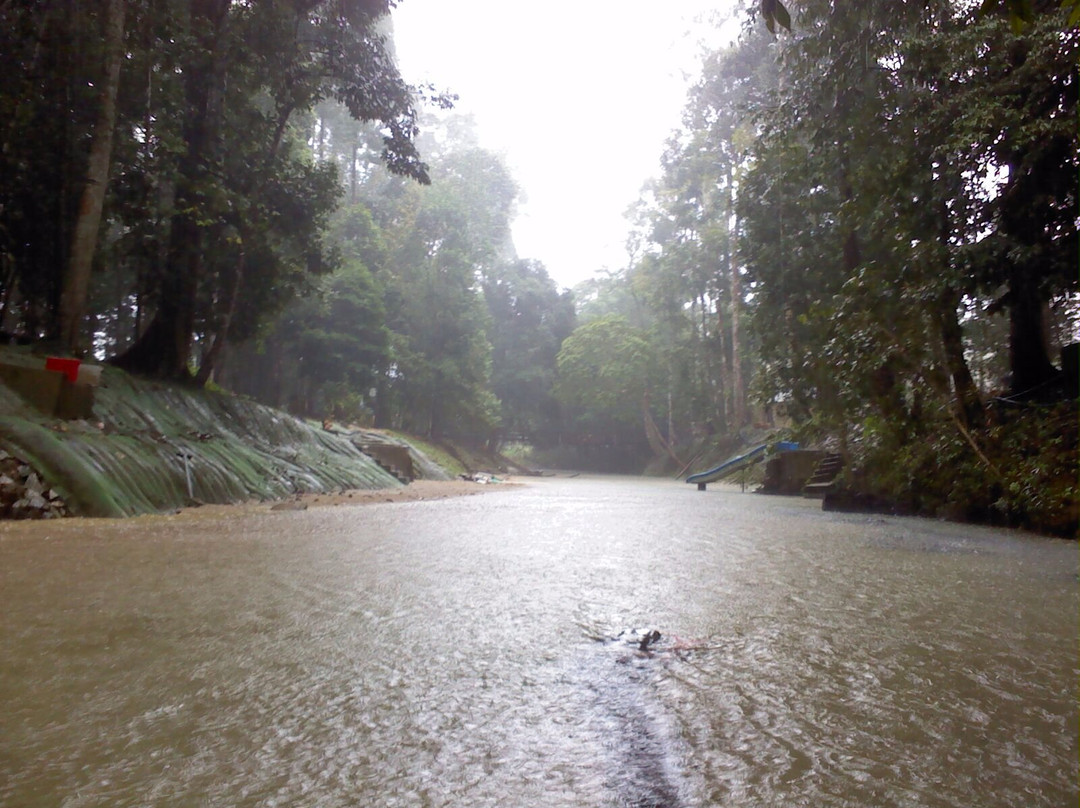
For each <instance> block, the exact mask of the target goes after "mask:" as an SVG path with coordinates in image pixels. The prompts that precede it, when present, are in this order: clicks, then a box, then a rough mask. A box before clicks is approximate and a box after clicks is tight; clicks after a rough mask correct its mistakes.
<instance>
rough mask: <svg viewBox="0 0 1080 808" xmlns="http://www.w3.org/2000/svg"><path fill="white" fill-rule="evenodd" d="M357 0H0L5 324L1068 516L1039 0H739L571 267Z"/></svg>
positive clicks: (639, 449)
mask: <svg viewBox="0 0 1080 808" xmlns="http://www.w3.org/2000/svg"><path fill="white" fill-rule="evenodd" d="M393 5H394V3H393V2H391V1H390V0H329V1H324V2H320V1H319V0H313V1H311V2H295V1H289V2H279V3H254V2H232V0H160V1H159V0H155V1H154V2H143V1H142V0H95V1H94V2H88V3H80V4H76V5H74V6H72V5H70V4H69V5H64V6H61V5H57V4H53V3H49V2H32V3H20V4H12V3H7V4H3V5H0V31H2V33H0V37H2V43H3V47H2V48H0V67H2V70H0V113H2V119H3V120H4V121H5V125H4V130H3V135H2V136H0V137H2V143H0V330H2V331H3V333H4V335H5V337H6V338H7V339H9V340H17V341H22V342H29V343H35V344H38V345H42V346H48V348H49V350H52V351H66V352H69V353H72V354H75V355H82V356H93V357H96V358H97V359H99V360H105V361H109V362H112V363H115V364H117V365H120V366H122V367H125V368H127V369H129V370H131V371H132V372H136V373H139V374H143V375H148V376H153V377H157V378H164V379H171V380H176V381H183V382H185V383H195V384H205V383H208V382H213V383H215V384H217V385H219V386H222V387H225V388H227V389H230V390H233V391H236V392H241V393H246V394H249V395H252V396H255V397H258V398H260V399H262V400H264V401H267V402H269V403H272V404H275V405H278V406H281V407H286V408H288V409H290V410H292V411H294V412H296V413H298V414H301V415H306V416H310V417H318V418H327V417H333V418H339V419H342V420H345V421H350V422H354V423H363V424H375V425H379V426H390V427H395V428H401V429H406V430H410V431H413V432H417V433H420V434H424V435H429V436H449V437H454V438H458V439H467V440H475V441H483V442H487V443H490V444H500V443H506V442H509V441H517V442H523V443H526V444H530V445H532V446H533V447H547V448H548V449H550V450H551V451H552V452H553V454H550V455H549V457H550V458H553V459H558V460H559V461H560V462H565V463H567V464H581V465H588V466H592V467H597V468H617V469H621V470H629V469H635V470H636V469H640V468H642V467H644V466H645V464H646V463H649V462H652V464H653V467H654V468H667V470H668V471H680V470H683V469H685V467H687V466H688V464H689V463H690V462H691V461H692V460H693V458H695V457H700V456H704V455H707V454H708V453H712V454H713V455H715V454H717V453H723V452H725V451H728V450H732V451H733V450H734V449H735V448H737V447H739V446H740V445H742V444H744V443H745V442H746V441H748V440H751V439H754V440H758V439H760V438H761V436H763V435H769V436H773V437H779V436H787V437H794V438H798V439H800V440H802V441H803V442H805V443H809V444H811V445H822V446H828V447H830V448H831V449H834V450H836V451H838V452H839V453H840V454H842V455H843V456H844V457H845V458H846V459H847V460H848V468H849V472H848V479H847V484H848V485H850V486H852V488H853V489H855V490H858V491H860V492H862V493H864V494H866V495H867V496H873V497H880V498H883V499H884V500H885V501H889V502H892V503H901V504H902V505H903V507H904V508H906V509H908V510H911V511H915V512H925V513H938V512H951V511H952V510H955V509H957V508H959V509H961V510H964V511H965V512H967V513H969V514H970V515H972V516H975V517H978V518H986V519H991V520H997V521H1003V522H1009V523H1015V524H1021V523H1027V524H1051V523H1052V524H1054V525H1057V526H1058V527H1056V528H1055V529H1061V528H1060V525H1062V524H1070V523H1071V524H1075V521H1076V513H1075V511H1076V507H1075V503H1076V494H1077V492H1076V486H1075V479H1074V478H1075V474H1074V473H1073V472H1074V470H1075V457H1076V413H1075V405H1076V395H1077V383H1076V364H1077V360H1076V354H1075V350H1076V349H1075V343H1076V342H1077V336H1078V292H1080V290H1078V288H1077V282H1078V281H1077V278H1078V275H1077V267H1078V264H1080V256H1078V234H1077V210H1078V204H1077V177H1078V171H1080V165H1078V157H1077V155H1078V148H1077V147H1078V143H1077V125H1076V121H1077V92H1078V86H1080V81H1078V77H1077V61H1078V52H1077V50H1078V47H1077V46H1078V37H1080V34H1078V28H1077V23H1078V20H1077V14H1078V12H1077V6H1076V3H1075V2H1072V0H1068V2H1065V3H1061V2H1058V0H1045V1H1044V2H1035V3H1029V2H1023V3H1016V2H1011V0H1001V1H1000V2H991V1H990V0H987V2H984V3H981V4H979V3H972V2H947V1H946V0H933V2H919V3H894V2H885V0H872V1H871V2H866V3H836V2H827V0H802V1H801V2H799V3H794V2H791V3H787V4H784V3H780V2H762V1H761V0H755V2H748V4H747V7H748V10H749V11H750V13H748V14H747V15H746V24H745V26H744V29H743V32H742V35H741V36H740V37H739V38H738V39H737V41H735V42H734V43H732V44H731V45H730V46H728V47H724V48H721V49H718V50H715V51H714V52H711V53H709V54H707V55H706V56H705V57H704V58H703V60H702V64H701V72H700V75H699V76H698V77H697V79H696V81H695V82H694V84H693V86H692V87H691V90H690V92H689V95H688V97H687V100H686V105H685V107H684V110H683V116H682V121H681V125H680V126H679V127H678V128H677V129H676V130H675V131H674V132H673V133H672V135H671V138H670V140H669V142H668V144H667V147H666V149H665V151H664V153H663V155H662V161H661V165H662V171H661V173H660V175H659V176H657V177H656V178H654V179H653V180H651V181H649V182H648V183H647V184H646V186H645V187H644V188H643V189H642V193H641V196H640V199H639V200H638V201H637V203H636V204H635V205H634V206H633V208H632V210H631V212H630V213H629V216H630V219H631V223H632V227H633V232H632V237H631V239H630V241H629V245H628V254H627V260H626V264H625V266H624V267H623V268H621V269H620V270H618V271H615V272H606V273H601V274H596V275H595V276H594V277H593V279H591V280H589V281H587V282H585V283H582V284H581V285H579V286H578V287H577V288H576V289H574V290H573V291H572V292H571V291H567V290H565V289H560V288H559V287H558V285H557V284H556V283H555V281H554V280H553V279H552V278H551V277H550V276H549V274H548V272H547V270H546V268H545V267H544V266H543V265H542V264H540V263H539V262H537V261H534V260H530V259H529V258H528V257H523V256H519V255H518V254H517V251H516V249H515V247H514V244H513V239H512V237H511V225H512V223H513V220H514V216H515V214H516V209H517V205H518V201H519V193H520V191H519V188H518V187H517V183H516V182H515V179H514V177H513V176H512V175H511V173H510V171H509V170H508V168H507V167H506V165H505V163H504V162H503V160H502V158H501V157H500V156H498V155H496V154H494V153H492V152H491V151H490V150H488V149H486V148H485V147H484V146H483V144H482V143H481V142H480V138H479V136H478V135H477V133H476V131H475V129H474V128H473V127H472V125H471V124H470V122H469V120H468V119H467V118H466V117H465V116H462V115H460V114H455V113H453V112H451V108H452V106H453V97H452V96H450V95H448V94H446V93H442V92H439V91H437V90H435V89H434V88H433V87H430V86H423V87H418V86H415V85H410V84H409V83H408V82H407V81H406V79H405V78H403V77H402V76H401V75H400V73H399V71H398V68H397V65H396V61H395V58H394V53H393V36H392V31H393V29H392V21H391V13H390V12H391V11H392V7H393ZM552 237H558V234H552ZM559 453H561V454H559ZM1065 470H1067V471H1065ZM1070 520H1072V521H1071V522H1070Z"/></svg>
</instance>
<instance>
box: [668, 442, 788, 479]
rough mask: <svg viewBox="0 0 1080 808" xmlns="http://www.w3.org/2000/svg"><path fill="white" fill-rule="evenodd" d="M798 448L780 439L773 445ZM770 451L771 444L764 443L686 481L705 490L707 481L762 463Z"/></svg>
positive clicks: (776, 448)
mask: <svg viewBox="0 0 1080 808" xmlns="http://www.w3.org/2000/svg"><path fill="white" fill-rule="evenodd" d="M798 448H799V444H797V443H791V442H789V441H780V442H779V443H777V444H776V445H775V446H774V447H773V449H774V451H776V452H790V451H792V450H794V449H798ZM768 451H769V444H767V443H763V444H761V445H760V446H755V447H754V448H753V449H751V450H750V451H749V452H746V453H745V454H741V455H738V456H736V457H733V458H731V459H730V460H725V461H724V462H723V463H721V464H720V465H719V466H714V467H713V468H711V469H709V470H708V471H702V472H699V473H697V474H691V475H690V476H689V477H687V478H686V481H687V482H688V483H697V487H698V491H704V490H705V485H706V483H715V482H716V481H717V480H722V479H723V478H724V477H727V476H728V475H729V474H734V473H735V472H736V471H739V470H740V469H744V468H747V467H749V466H752V465H754V464H755V463H760V462H761V461H762V460H764V459H765V455H766V454H767V453H768Z"/></svg>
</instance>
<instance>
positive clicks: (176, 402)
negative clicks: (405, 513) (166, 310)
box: [0, 368, 401, 516]
mask: <svg viewBox="0 0 1080 808" xmlns="http://www.w3.org/2000/svg"><path fill="white" fill-rule="evenodd" d="M0 449H3V450H5V451H7V452H8V453H10V454H11V455H13V456H15V457H17V458H19V459H21V460H22V461H24V462H25V463H27V464H28V465H29V466H31V467H33V469H34V470H35V471H36V473H37V474H38V475H39V476H40V477H41V479H42V480H43V481H45V482H46V483H47V484H48V486H50V487H51V488H54V489H55V490H56V491H57V492H59V494H60V495H61V496H62V497H63V500H64V502H65V503H66V505H67V508H68V510H69V511H70V512H71V513H73V514H76V515H81V516H132V515H135V514H139V513H150V512H156V511H165V510H170V509H173V508H177V507H181V506H184V505H186V504H191V502H192V501H193V500H194V501H199V502H207V503H229V502H241V501H246V500H250V499H281V498H284V497H287V496H289V495H291V494H294V493H304V492H329V491H334V490H339V489H344V488H395V487H399V486H400V485H401V483H400V482H399V481H398V480H396V479H395V478H394V477H392V476H391V475H390V474H388V473H387V472H385V471H384V470H383V469H381V468H380V467H379V466H378V465H377V464H376V463H375V462H374V461H373V460H372V459H371V458H369V457H368V456H366V455H365V454H363V453H362V452H361V451H360V450H359V449H358V448H357V447H356V446H355V445H354V444H353V442H352V441H351V440H349V439H348V437H346V436H340V435H335V434H332V433H330V432H327V431H325V430H323V429H321V428H320V427H318V426H314V425H311V424H308V423H306V422H304V421H302V420H299V419H297V418H293V417H291V416H289V415H286V414H284V413H281V412H279V411H277V410H273V409H270V408H269V407H265V406H263V405H261V404H257V403H255V402H252V401H248V400H246V399H242V398H237V397H235V396H230V395H225V394H220V393H213V392H206V391H196V390H189V389H186V388H183V387H178V386H173V385H167V384H161V383H156V382H148V381H142V380H137V379H134V378H132V377H130V376H128V375H127V374H125V373H123V372H122V371H119V370H116V369H113V368H107V369H106V370H105V372H104V373H103V374H102V379H101V385H100V387H98V388H97V391H96V396H95V401H94V406H93V411H92V415H91V417H90V418H88V419H81V420H74V421H62V420H59V419H54V418H50V417H48V416H46V415H45V414H43V413H41V412H40V411H38V410H36V408H34V407H33V406H31V405H30V404H29V403H27V402H26V401H24V400H22V399H21V398H20V397H19V396H17V395H16V394H14V393H13V392H12V391H10V390H9V389H7V388H6V387H4V386H3V385H0ZM189 480H190V494H189V489H188V485H189V482H188V481H189Z"/></svg>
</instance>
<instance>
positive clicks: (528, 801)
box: [0, 478, 1080, 808]
mask: <svg viewBox="0 0 1080 808" xmlns="http://www.w3.org/2000/svg"><path fill="white" fill-rule="evenodd" d="M1077 575H1078V550H1077V545H1076V544H1075V543H1070V542H1065V541H1057V540H1051V539H1044V538H1039V537H1034V536H1030V535H1027V534H1021V533H1015V532H1008V531H998V530H990V529H983V528H978V527H971V526H962V525H955V524H947V523H940V522H933V521H926V520H915V519H901V518H891V517H879V516H865V515H836V514H829V513H823V512H821V511H820V510H819V503H817V502H814V501H808V500H802V499H789V498H773V497H763V496H759V495H754V494H749V493H747V494H742V493H739V491H738V490H737V489H725V488H722V487H717V486H713V487H710V489H709V490H708V491H707V492H704V493H702V492H699V491H696V490H695V489H694V487H693V486H688V485H685V484H683V483H678V482H671V481H648V480H640V479H628V478H592V479H587V478H579V479H544V480H537V481H535V482H530V483H528V484H527V485H525V486H521V487H514V488H510V487H507V488H506V489H505V490H498V491H494V492H492V493H489V494H486V495H484V496H478V497H464V498H457V499H446V500H440V501H434V502H412V503H394V504H376V505H368V506H363V507H339V508H315V509H311V510H308V511H303V512H273V513H272V512H269V511H260V512H258V513H250V512H248V513H242V512H239V511H237V512H235V513H226V514H224V515H222V514H221V513H216V514H211V513H201V512H200V511H191V512H186V513H185V514H183V515H180V516H169V517H153V518H140V519H133V520H127V521H84V520H69V521H65V522H50V523H37V524H8V525H3V526H0V599H2V607H3V612H2V616H0V806H3V808H30V807H36V806H43V807H44V806H47V807H48V808H53V806H60V807H61V808H77V807H78V808H82V807H83V806H87V807H88V806H109V807H110V808H112V807H115V806H223V807H226V806H227V807H228V808H233V807H234V806H319V807H320V808H321V807H322V806H327V807H328V808H334V807H336V806H342V807H344V806H350V808H352V806H377V807H385V808H390V807H391V806H417V807H418V808H419V807H420V806H461V807H462V808H480V807H482V806H498V807H499V808H538V807H539V808H543V807H545V806H566V807H567V808H571V807H576V806H582V807H583V808H584V807H585V806H590V807H592V806H627V807H629V806H633V807H635V808H646V807H648V806H652V807H654V808H658V807H659V806H670V807H671V808H675V807H676V806H679V807H681V806H814V807H815V808H822V807H824V806H859V807H861V806H872V807H873V806H912V807H913V808H914V807H915V806H919V807H920V808H922V807H923V806H928V807H930V806H963V808H970V807H971V806H980V808H991V807H992V806H1017V807H1018V808H1019V807H1020V806H1023V807H1024V808H1032V807H1033V806H1054V807H1055V808H1058V807H1059V806H1071V805H1076V804H1077V800H1078V789H1077V759H1078V745H1077V734H1078V721H1077V681H1078V677H1080V669H1078V668H1080V666H1078V659H1077V657H1078V636H1080V633H1078V619H1080V598H1078V588H1080V584H1078V579H1077ZM654 632H659V635H660V636H659V638H657V636H656V634H655V633H654Z"/></svg>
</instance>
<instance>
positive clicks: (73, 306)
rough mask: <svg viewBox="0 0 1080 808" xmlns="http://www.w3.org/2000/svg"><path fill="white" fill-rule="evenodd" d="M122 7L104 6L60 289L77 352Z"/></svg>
mask: <svg viewBox="0 0 1080 808" xmlns="http://www.w3.org/2000/svg"><path fill="white" fill-rule="evenodd" d="M124 10H125V9H124V0H109V2H108V5H107V7H106V11H105V15H106V16H105V59H106V62H105V81H104V83H103V85H102V88H101V96H100V105H101V106H100V108H99V110H98V119H97V122H96V123H95V124H94V134H93V142H92V143H91V146H90V158H89V161H88V164H87V172H86V186H85V187H84V188H83V192H82V198H81V200H80V202H79V213H78V216H77V218H76V220H75V228H74V229H75V234H74V237H73V239H72V245H71V255H70V256H69V261H68V266H67V272H65V273H64V285H63V289H62V291H61V293H60V339H61V341H62V342H63V344H64V346H65V347H66V348H67V349H68V350H69V351H71V352H72V353H78V352H79V327H80V325H81V324H82V318H83V314H84V312H85V310H86V296H87V294H88V292H89V288H90V270H91V267H92V266H93V262H94V252H95V250H96V248H97V238H98V229H99V227H100V225H101V210H102V207H103V206H104V204H105V190H106V188H107V187H108V183H109V163H110V161H111V158H112V140H113V129H114V128H115V126H116V96H117V91H118V89H119V87H120V65H121V62H122V61H123V58H124Z"/></svg>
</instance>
